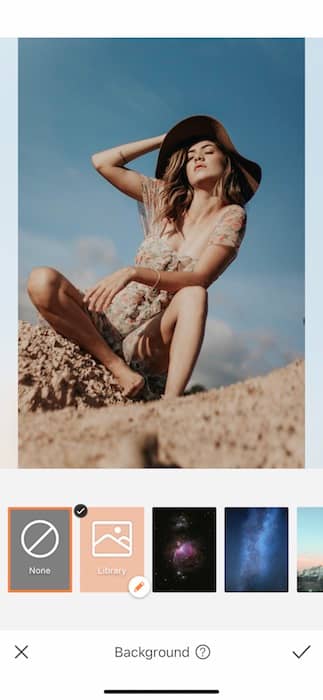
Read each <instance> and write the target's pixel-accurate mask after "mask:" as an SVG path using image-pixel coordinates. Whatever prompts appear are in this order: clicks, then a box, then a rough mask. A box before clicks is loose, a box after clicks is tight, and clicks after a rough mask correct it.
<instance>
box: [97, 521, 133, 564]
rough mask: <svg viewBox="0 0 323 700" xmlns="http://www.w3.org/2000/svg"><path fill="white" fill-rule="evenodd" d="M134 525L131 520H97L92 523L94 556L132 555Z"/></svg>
mask: <svg viewBox="0 0 323 700" xmlns="http://www.w3.org/2000/svg"><path fill="white" fill-rule="evenodd" d="M132 553H133V527H132V522H131V521H130V520H95V521H94V522H93V523H92V556H93V557H131V556H132Z"/></svg>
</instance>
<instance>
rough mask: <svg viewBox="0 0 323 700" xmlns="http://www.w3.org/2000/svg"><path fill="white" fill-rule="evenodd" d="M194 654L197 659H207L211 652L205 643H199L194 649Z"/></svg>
mask: <svg viewBox="0 0 323 700" xmlns="http://www.w3.org/2000/svg"><path fill="white" fill-rule="evenodd" d="M195 654H196V656H197V658H198V659H202V660H204V659H208V658H209V656H210V654H211V649H210V647H208V646H207V644H199V645H198V647H196V649H195Z"/></svg>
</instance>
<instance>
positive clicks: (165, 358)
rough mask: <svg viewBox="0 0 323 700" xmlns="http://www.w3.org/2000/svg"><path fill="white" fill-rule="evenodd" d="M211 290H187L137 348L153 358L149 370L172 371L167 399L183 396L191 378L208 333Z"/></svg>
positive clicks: (154, 321)
mask: <svg viewBox="0 0 323 700" xmlns="http://www.w3.org/2000/svg"><path fill="white" fill-rule="evenodd" d="M206 314H207V291H206V290H205V289H204V288H203V287H184V288H183V289H181V290H180V291H178V292H177V293H176V294H175V296H174V297H173V299H172V301H171V302H170V304H169V306H168V307H167V309H166V310H165V311H164V312H163V313H162V314H158V317H157V316H156V317H155V318H153V319H152V320H151V321H150V322H149V323H148V324H146V325H145V327H144V329H143V332H142V335H141V337H140V338H139V342H138V346H137V349H136V357H137V358H138V359H143V358H147V359H149V371H151V372H153V373H155V372H156V373H158V372H164V371H166V370H167V369H168V375H167V383H166V390H165V396H168V397H171V396H181V394H183V392H184V389H185V387H186V385H187V383H188V381H189V379H190V377H191V374H192V371H193V369H194V366H195V363H196V360H197V358H198V355H199V352H200V349H201V345H202V341H203V337H204V331H205V321H206Z"/></svg>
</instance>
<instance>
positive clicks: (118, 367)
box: [109, 359, 145, 399]
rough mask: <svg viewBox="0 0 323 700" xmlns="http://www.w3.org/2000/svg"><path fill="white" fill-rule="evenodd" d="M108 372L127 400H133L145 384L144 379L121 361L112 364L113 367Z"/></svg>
mask: <svg viewBox="0 0 323 700" xmlns="http://www.w3.org/2000/svg"><path fill="white" fill-rule="evenodd" d="M109 370H110V371H111V372H112V374H113V376H114V377H115V378H116V380H117V382H118V384H120V386H121V388H122V389H123V394H124V396H126V398H128V399H133V398H135V396H137V394H139V392H140V391H141V389H142V388H143V386H144V384H145V379H144V377H143V376H142V375H141V374H139V373H138V372H134V371H133V369H130V367H128V365H126V363H125V362H124V361H123V360H122V359H120V361H119V362H116V363H114V364H113V366H109Z"/></svg>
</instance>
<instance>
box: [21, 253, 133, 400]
mask: <svg viewBox="0 0 323 700" xmlns="http://www.w3.org/2000/svg"><path fill="white" fill-rule="evenodd" d="M28 293H29V296H30V298H31V300H32V302H33V304H34V305H35V306H36V308H37V309H38V311H39V313H40V314H41V315H42V316H43V318H45V319H46V321H48V323H49V324H50V325H51V326H52V327H53V328H54V330H56V331H57V332H58V333H60V334H61V335H63V336H65V337H66V338H68V339H69V340H72V341H73V342H75V343H77V344H78V345H80V347H82V348H84V349H85V350H87V351H88V352H89V353H91V355H93V356H94V357H96V358H97V359H98V360H99V361H100V362H102V364H103V365H104V366H105V367H106V368H107V369H109V370H110V372H112V374H113V375H114V377H115V378H116V379H117V381H118V383H119V384H120V385H121V387H122V388H123V390H124V393H125V394H126V396H133V395H135V393H136V391H138V390H139V388H140V387H141V386H142V384H143V378H142V377H141V375H140V374H138V373H137V372H133V370H131V369H130V367H128V365H127V364H126V363H125V362H124V361H123V360H122V358H120V357H118V355H116V354H115V353H114V352H113V351H112V350H111V348H109V346H108V345H107V343H106V341H105V340H104V338H102V336H101V335H100V333H99V331H98V330H97V329H96V328H95V326H94V324H93V323H92V321H91V318H90V316H89V315H88V314H87V312H86V310H85V308H84V304H83V298H82V294H81V293H80V292H79V291H78V289H76V287H74V286H73V285H72V284H71V282H69V280H67V279H66V277H64V276H63V275H62V274H61V273H60V272H58V271H57V270H54V269H53V268H51V267H36V268H34V269H33V270H32V272H31V274H30V277H29V280H28Z"/></svg>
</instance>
